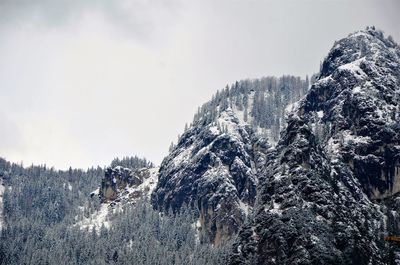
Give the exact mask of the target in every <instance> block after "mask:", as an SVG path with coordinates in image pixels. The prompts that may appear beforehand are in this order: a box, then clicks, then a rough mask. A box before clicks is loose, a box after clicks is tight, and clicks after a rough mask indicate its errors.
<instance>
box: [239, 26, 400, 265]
mask: <svg viewBox="0 0 400 265" xmlns="http://www.w3.org/2000/svg"><path fill="white" fill-rule="evenodd" d="M399 58H400V49H399V46H397V45H396V44H395V43H394V42H393V41H392V40H391V39H390V38H389V39H385V38H384V37H383V34H382V33H381V32H380V31H377V30H375V29H374V28H368V29H366V30H363V31H359V32H356V33H354V34H351V35H349V36H348V37H347V38H344V39H342V40H340V41H338V42H336V43H335V45H334V46H333V48H332V49H331V51H330V52H329V55H328V56H327V58H326V59H325V60H324V62H323V64H322V67H321V72H320V75H319V77H318V80H317V82H316V83H315V84H314V85H313V86H312V87H311V89H310V91H309V93H308V94H307V96H306V98H305V99H303V100H301V101H300V102H299V104H298V108H297V109H296V111H295V112H294V113H293V114H292V115H291V117H290V118H289V121H288V126H287V128H286V129H285V130H284V131H283V133H282V135H281V139H280V141H279V143H278V145H277V147H276V150H275V151H274V152H272V153H271V156H270V159H268V160H267V163H266V165H265V168H264V169H263V173H262V174H261V177H260V180H259V182H260V184H259V186H260V192H259V195H258V200H257V204H256V206H255V211H254V216H252V218H251V220H250V221H249V222H248V223H247V224H246V225H245V226H244V228H243V229H242V230H241V231H240V233H239V237H238V240H237V243H236V244H235V247H234V254H233V257H232V260H231V264H386V263H387V262H388V260H387V258H388V257H387V256H388V251H387V249H386V247H387V245H385V243H384V241H383V235H384V233H386V232H387V231H388V230H389V231H391V232H394V233H400V230H399V226H398V225H397V227H395V226H394V225H391V224H390V223H388V222H386V220H387V218H388V217H389V219H390V216H392V215H398V212H396V211H395V212H392V211H391V210H393V209H394V208H393V206H391V204H388V203H386V205H389V206H385V205H383V204H379V203H378V202H379V201H381V200H386V201H388V200H389V201H396V202H397V201H398V200H399V199H400V198H399V197H397V196H398V195H399V194H398V192H399V186H398V185H399V184H398V183H399V181H400V179H399V177H400V175H399V173H400V172H399V159H400V143H399V140H400V135H399V132H400V131H399V122H400V117H399V104H400V96H399V94H400V59H399ZM396 205H398V204H396ZM390 207H392V208H390ZM396 210H398V208H397V209H396ZM392 219H393V216H392Z"/></svg>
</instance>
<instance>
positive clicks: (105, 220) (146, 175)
mask: <svg viewBox="0 0 400 265" xmlns="http://www.w3.org/2000/svg"><path fill="white" fill-rule="evenodd" d="M158 170H159V168H141V169H135V170H133V169H129V168H124V167H121V166H117V167H114V168H111V167H109V168H107V169H106V172H105V176H104V178H103V180H102V185H101V187H100V188H97V189H96V190H94V191H93V192H91V193H90V197H91V198H92V199H96V198H98V197H99V198H100V201H101V204H100V209H99V210H98V211H96V212H94V213H92V214H90V216H89V217H87V218H84V219H83V220H81V221H79V222H78V223H77V225H78V226H80V227H81V228H82V229H89V230H91V229H92V228H95V229H96V230H98V229H100V228H101V227H102V225H104V227H105V228H109V227H110V225H111V223H112V218H113V216H114V214H115V213H117V212H118V211H122V210H123V208H124V206H125V205H127V204H133V205H135V204H136V203H137V202H138V200H140V199H142V198H144V197H147V198H150V195H151V193H152V192H153V190H154V188H155V187H156V185H157V181H158ZM82 211H84V208H82Z"/></svg>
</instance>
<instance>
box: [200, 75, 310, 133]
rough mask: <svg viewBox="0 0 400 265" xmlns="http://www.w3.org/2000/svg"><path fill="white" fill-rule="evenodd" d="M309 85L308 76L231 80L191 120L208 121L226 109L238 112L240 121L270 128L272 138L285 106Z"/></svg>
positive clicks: (280, 122) (281, 123)
mask: <svg viewBox="0 0 400 265" xmlns="http://www.w3.org/2000/svg"><path fill="white" fill-rule="evenodd" d="M308 87H309V79H308V77H306V79H305V80H303V79H301V78H300V77H295V76H282V77H279V78H278V77H274V76H270V77H264V78H261V79H254V80H249V79H246V80H242V81H239V82H235V83H234V84H232V85H231V86H230V87H229V86H228V85H227V86H226V88H225V89H223V90H222V91H218V92H217V93H216V94H215V95H214V96H213V97H212V100H211V101H209V102H207V103H206V104H204V105H203V106H201V107H200V108H199V109H198V111H197V113H196V115H195V116H194V120H193V123H197V122H201V123H203V124H209V123H212V122H214V121H215V120H216V118H218V115H219V113H221V112H222V111H224V110H226V109H227V108H231V109H235V110H236V111H237V112H240V113H242V116H243V120H244V121H245V122H248V123H250V124H251V125H253V126H254V127H260V128H264V129H269V130H271V136H272V137H273V138H274V140H277V139H278V138H279V131H280V129H281V127H282V126H283V123H284V120H283V119H284V114H285V108H286V107H287V106H288V105H289V104H291V103H294V102H295V101H297V100H299V99H300V98H301V97H302V96H303V95H305V93H306V91H307V90H308Z"/></svg>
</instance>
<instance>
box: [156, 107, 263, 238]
mask: <svg viewBox="0 0 400 265" xmlns="http://www.w3.org/2000/svg"><path fill="white" fill-rule="evenodd" d="M217 124H218V126H217ZM221 128H226V129H225V130H223V129H221ZM266 147H267V146H265V143H263V142H262V140H261V139H259V138H257V137H256V136H255V134H254V132H253V131H252V130H251V128H250V127H248V126H247V127H246V126H243V125H241V124H240V122H239V119H238V118H237V117H236V115H235V113H234V112H233V111H232V110H231V109H228V110H227V111H224V112H222V113H221V115H220V116H219V118H218V120H217V122H215V123H211V124H209V125H206V126H204V125H203V124H196V125H194V126H192V127H191V128H189V129H188V130H187V131H186V132H185V133H184V134H183V135H182V137H181V139H180V141H179V144H178V146H177V147H176V148H175V149H174V150H173V151H172V152H171V154H170V155H169V156H168V157H167V158H166V159H165V160H164V161H163V163H162V165H161V167H160V173H159V184H158V186H157V188H156V190H155V191H154V193H153V196H152V203H153V205H154V207H155V208H157V209H160V210H164V211H168V209H169V208H172V210H174V211H178V210H179V209H180V207H182V205H184V204H187V205H188V206H190V207H192V208H197V209H198V210H199V215H200V216H199V221H200V224H201V232H200V239H201V240H202V241H204V240H210V241H211V242H212V243H214V244H216V245H219V244H220V243H222V242H224V241H225V240H227V239H228V238H229V236H230V235H232V234H233V233H235V232H236V231H237V228H238V227H240V225H241V224H242V223H243V221H244V220H245V217H246V215H247V213H248V211H249V208H251V207H252V206H253V205H254V201H255V196H256V186H257V177H256V175H255V174H256V164H255V162H254V161H258V160H260V159H261V160H262V159H263V158H262V152H260V150H262V149H263V148H266Z"/></svg>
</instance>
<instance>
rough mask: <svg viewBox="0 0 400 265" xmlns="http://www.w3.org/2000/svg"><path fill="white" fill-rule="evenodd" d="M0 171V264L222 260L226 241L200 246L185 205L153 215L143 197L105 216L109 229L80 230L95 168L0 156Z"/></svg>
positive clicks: (94, 182)
mask: <svg viewBox="0 0 400 265" xmlns="http://www.w3.org/2000/svg"><path fill="white" fill-rule="evenodd" d="M119 161H121V160H119ZM125 161H129V160H127V159H126V160H125ZM132 161H135V160H134V159H133V160H131V162H132ZM138 164H140V163H138ZM124 165H125V166H126V165H128V164H124ZM130 165H133V164H130ZM143 165H144V164H143V161H142V164H140V167H142V166H143ZM147 165H149V164H148V163H147ZM0 175H1V177H2V178H3V179H4V184H5V186H6V191H5V193H4V219H5V226H4V227H3V230H2V231H1V235H0V264H18V265H20V264H96V265H98V264H138V265H140V264H189V265H190V264H192V265H197V264H199V265H200V264H201V265H207V264H224V263H225V260H226V257H227V253H228V249H229V245H227V246H226V247H224V248H218V249H215V248H212V247H211V246H210V245H207V244H204V245H201V244H199V243H198V239H197V234H196V230H195V228H194V225H193V223H194V218H193V216H194V215H193V213H192V212H190V211H189V210H185V209H182V211H181V212H180V213H177V214H176V215H172V214H170V215H165V214H164V215H160V213H159V212H157V211H155V210H153V208H152V207H151V206H150V203H149V202H148V201H146V200H143V201H140V202H139V203H138V204H136V205H135V207H133V206H126V207H125V208H123V210H121V211H120V212H119V213H117V214H116V215H115V216H114V217H112V225H111V227H110V228H109V229H108V228H105V227H104V226H103V227H102V228H101V229H98V230H97V231H96V230H94V229H93V230H87V229H82V227H80V226H79V221H80V219H81V218H84V217H85V216H86V217H87V215H88V214H90V212H89V210H90V209H88V208H90V207H91V205H92V204H93V201H94V200H95V198H91V199H89V198H88V194H90V191H92V190H94V189H95V188H96V187H98V185H99V183H100V179H101V178H102V177H103V175H104V170H103V169H102V168H92V169H88V170H87V171H83V170H74V169H70V170H67V171H56V170H54V169H53V168H50V169H49V168H47V167H46V166H31V167H29V168H24V167H22V166H21V165H17V164H10V163H8V162H6V161H5V160H3V159H0ZM89 202H90V203H89ZM92 210H93V209H92ZM92 210H91V211H92ZM85 213H87V214H85Z"/></svg>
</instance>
